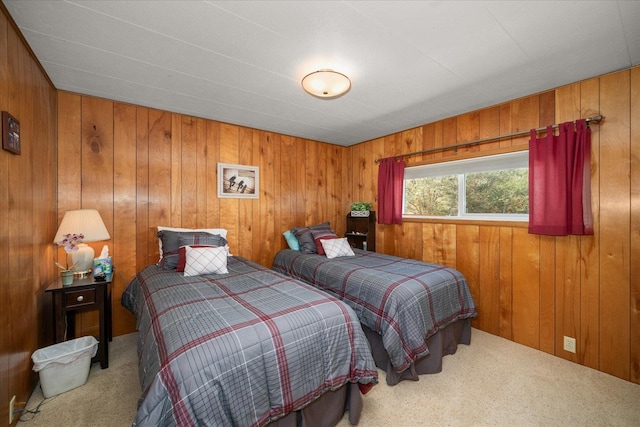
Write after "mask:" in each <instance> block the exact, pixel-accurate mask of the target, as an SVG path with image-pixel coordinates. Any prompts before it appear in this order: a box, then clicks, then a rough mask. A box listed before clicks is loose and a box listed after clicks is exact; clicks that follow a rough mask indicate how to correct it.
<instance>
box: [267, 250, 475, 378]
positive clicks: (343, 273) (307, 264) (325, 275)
mask: <svg viewBox="0 0 640 427" xmlns="http://www.w3.org/2000/svg"><path fill="white" fill-rule="evenodd" d="M354 252H355V254H356V255H355V256H346V257H339V258H333V259H328V258H327V257H325V256H321V255H317V254H304V253H301V252H298V251H293V250H290V249H285V250H282V251H280V252H278V253H277V254H276V257H275V259H274V261H273V267H272V268H273V269H274V270H276V271H279V272H281V273H284V274H286V275H288V276H291V277H294V278H297V279H300V280H302V281H304V282H306V283H309V284H312V285H314V286H316V287H318V288H320V289H323V290H326V291H329V292H331V293H333V294H334V295H336V296H338V297H339V298H340V299H342V300H343V301H345V302H346V303H347V304H349V305H350V306H351V307H352V308H353V309H354V311H355V312H356V314H357V315H358V317H359V318H360V321H361V322H362V324H364V325H365V326H367V327H369V328H370V329H371V330H373V331H376V332H377V333H379V334H380V335H381V336H382V342H383V344H384V347H385V349H386V350H387V353H388V354H389V358H390V360H391V364H392V365H393V366H394V367H395V369H396V371H397V372H402V371H404V370H405V369H407V368H408V367H409V366H410V364H411V363H412V362H413V361H415V360H417V359H419V358H420V357H422V356H425V355H427V354H429V349H428V348H427V345H426V343H425V340H426V339H427V338H428V337H430V336H431V335H433V334H435V333H436V332H437V331H438V330H439V329H442V328H444V327H445V326H447V325H449V324H451V323H453V322H455V321H457V320H460V319H465V318H468V317H475V316H476V308H475V304H474V302H473V297H472V295H471V292H470V291H469V286H468V285H467V281H466V279H465V278H464V276H463V275H462V273H460V272H459V271H457V270H454V269H452V268H448V267H445V266H442V265H437V264H428V263H424V262H420V261H416V260H412V259H406V258H398V257H394V256H389V255H384V254H379V253H375V252H365V251H361V250H357V249H354Z"/></svg>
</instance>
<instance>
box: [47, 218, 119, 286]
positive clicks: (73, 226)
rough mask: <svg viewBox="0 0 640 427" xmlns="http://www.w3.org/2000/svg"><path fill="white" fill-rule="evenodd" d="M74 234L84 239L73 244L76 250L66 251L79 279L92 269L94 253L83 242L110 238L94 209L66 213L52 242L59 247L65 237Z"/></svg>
mask: <svg viewBox="0 0 640 427" xmlns="http://www.w3.org/2000/svg"><path fill="white" fill-rule="evenodd" d="M74 234H75V235H79V234H82V235H83V236H84V237H83V238H82V239H81V240H78V243H76V244H75V246H77V250H72V251H69V250H67V254H68V256H70V257H71V264H72V265H73V268H72V269H73V272H74V273H75V274H77V275H79V276H80V277H85V276H86V275H87V274H88V273H90V272H91V269H92V268H93V258H94V257H95V251H94V250H93V248H92V247H91V246H89V245H86V244H85V243H83V242H97V241H100V240H109V239H111V236H110V235H109V232H108V231H107V228H106V227H105V225H104V222H103V221H102V217H101V216H100V213H99V212H98V211H97V210H95V209H77V210H71V211H67V212H66V213H65V214H64V217H63V218H62V222H61V223H60V227H58V232H57V233H56V237H55V238H54V239H53V241H54V243H57V244H58V245H60V244H61V242H62V241H63V240H64V239H65V237H66V236H67V235H74Z"/></svg>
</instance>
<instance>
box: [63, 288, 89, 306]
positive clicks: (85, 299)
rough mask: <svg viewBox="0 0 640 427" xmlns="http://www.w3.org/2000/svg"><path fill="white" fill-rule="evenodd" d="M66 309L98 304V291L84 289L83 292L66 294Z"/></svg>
mask: <svg viewBox="0 0 640 427" xmlns="http://www.w3.org/2000/svg"><path fill="white" fill-rule="evenodd" d="M64 297H65V301H64V306H65V307H66V308H73V307H81V306H83V305H91V304H95V303H96V290H95V289H83V290H81V291H73V292H66V293H65V294H64Z"/></svg>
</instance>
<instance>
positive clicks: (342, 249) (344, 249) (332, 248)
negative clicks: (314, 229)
mask: <svg viewBox="0 0 640 427" xmlns="http://www.w3.org/2000/svg"><path fill="white" fill-rule="evenodd" d="M320 243H321V244H322V248H323V249H324V253H325V254H326V255H327V258H335V257H339V256H355V255H356V254H354V253H353V250H352V249H351V246H349V242H348V241H347V238H346V237H342V238H339V239H320Z"/></svg>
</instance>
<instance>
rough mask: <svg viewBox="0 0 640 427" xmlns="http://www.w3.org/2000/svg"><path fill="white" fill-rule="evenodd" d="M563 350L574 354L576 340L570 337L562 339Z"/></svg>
mask: <svg viewBox="0 0 640 427" xmlns="http://www.w3.org/2000/svg"><path fill="white" fill-rule="evenodd" d="M564 350H565V351H569V352H571V353H575V352H576V339H575V338H571V337H564Z"/></svg>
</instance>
